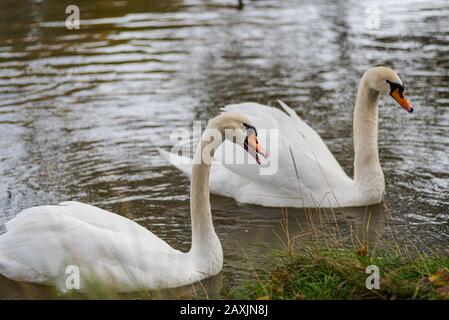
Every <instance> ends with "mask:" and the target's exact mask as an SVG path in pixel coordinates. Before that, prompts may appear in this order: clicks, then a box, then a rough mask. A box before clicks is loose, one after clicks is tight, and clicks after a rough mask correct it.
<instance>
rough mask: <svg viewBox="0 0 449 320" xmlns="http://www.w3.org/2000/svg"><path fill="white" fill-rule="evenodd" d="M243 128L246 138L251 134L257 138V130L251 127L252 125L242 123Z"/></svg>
mask: <svg viewBox="0 0 449 320" xmlns="http://www.w3.org/2000/svg"><path fill="white" fill-rule="evenodd" d="M243 126H244V127H245V130H246V135H247V136H249V135H250V134H251V133H254V134H255V135H256V137H257V130H256V128H255V127H253V126H252V125H250V124H247V123H243Z"/></svg>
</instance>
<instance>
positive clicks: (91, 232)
mask: <svg viewBox="0 0 449 320" xmlns="http://www.w3.org/2000/svg"><path fill="white" fill-rule="evenodd" d="M248 123H249V120H248V119H247V118H246V117H244V116H241V115H239V114H236V113H226V114H223V115H220V116H218V117H216V118H214V119H212V120H211V121H210V122H209V125H208V128H207V129H208V130H209V131H208V130H206V132H205V133H204V134H203V138H202V139H201V141H200V143H199V145H198V148H197V151H196V154H195V160H196V162H195V163H196V164H195V165H193V167H192V182H191V188H190V192H191V202H190V210H191V219H192V247H191V250H190V251H189V252H188V253H182V252H180V251H178V250H176V249H173V248H172V247H170V246H169V245H168V244H167V243H166V242H164V241H163V240H161V239H160V238H158V237H157V236H155V235H154V234H153V233H151V232H150V231H148V230H147V229H145V228H143V227H141V226H140V225H138V224H137V223H135V222H133V221H131V220H129V219H126V218H124V217H122V216H119V215H116V214H113V213H111V212H107V211H104V210H102V209H99V208H97V207H93V206H90V205H87V204H83V203H79V202H63V203H61V204H59V205H53V206H39V207H33V208H30V209H26V210H24V211H22V212H21V213H20V214H18V215H17V216H16V217H15V218H14V219H12V220H11V221H9V222H8V223H7V224H6V228H7V231H6V233H4V234H2V235H1V236H0V273H1V274H3V275H4V276H6V277H7V278H9V279H12V280H16V281H25V282H32V283H40V284H52V285H58V286H63V284H64V283H65V278H66V267H67V266H68V265H75V266H78V268H79V270H80V279H81V281H83V279H89V280H94V281H95V282H100V283H104V284H106V285H112V286H113V287H114V288H115V289H118V290H120V291H128V290H134V289H140V288H146V289H156V288H172V287H179V286H183V285H187V284H190V283H194V282H196V281H198V280H201V279H204V278H207V277H209V276H212V275H216V274H217V273H219V272H220V271H221V268H222V265H223V252H222V248H221V243H220V240H219V239H218V237H217V235H216V233H215V229H214V226H213V223H212V216H211V211H210V202H209V187H208V180H209V172H210V164H209V163H210V161H207V159H206V160H205V159H204V156H203V152H202V151H204V150H208V151H209V152H210V151H212V153H213V152H214V151H215V150H216V149H217V147H218V146H219V145H220V144H221V139H210V136H206V134H207V133H208V132H209V133H210V132H211V130H215V131H214V132H215V133H218V132H219V133H220V134H221V135H222V137H223V136H224V131H225V129H226V130H228V129H231V130H235V131H234V132H235V137H236V139H235V140H234V142H235V143H237V144H239V145H241V146H242V147H244V148H245V149H246V150H248V151H249V152H250V153H251V154H253V155H256V154H257V150H258V149H259V147H258V145H257V139H256V133H255V130H251V131H250V130H248V131H247V132H246V134H245V129H246V128H248ZM81 285H82V286H83V283H81Z"/></svg>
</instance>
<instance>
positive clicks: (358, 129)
mask: <svg viewBox="0 0 449 320" xmlns="http://www.w3.org/2000/svg"><path fill="white" fill-rule="evenodd" d="M378 103H379V93H378V92H377V91H375V90H373V89H370V88H369V87H368V85H367V81H366V79H365V78H362V80H361V82H360V86H359V90H358V92H357V99H356V103H355V110H354V153H355V157H354V181H355V183H356V184H357V185H359V186H363V185H373V184H378V183H379V184H380V186H383V183H384V178H383V173H382V168H381V166H380V162H379V150H378V146H377V123H378Z"/></svg>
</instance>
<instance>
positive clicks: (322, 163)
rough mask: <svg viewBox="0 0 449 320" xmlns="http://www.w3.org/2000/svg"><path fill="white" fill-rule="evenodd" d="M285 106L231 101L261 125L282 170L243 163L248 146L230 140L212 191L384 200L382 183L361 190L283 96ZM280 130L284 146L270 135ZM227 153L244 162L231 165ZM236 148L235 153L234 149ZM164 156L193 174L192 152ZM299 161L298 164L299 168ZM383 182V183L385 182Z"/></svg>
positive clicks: (281, 202) (319, 203)
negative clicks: (269, 170) (265, 171)
mask: <svg viewBox="0 0 449 320" xmlns="http://www.w3.org/2000/svg"><path fill="white" fill-rule="evenodd" d="M279 102H280V104H281V106H282V108H283V109H284V111H282V110H280V109H278V108H274V107H269V106H264V105H261V104H258V103H250V102H248V103H241V104H234V105H228V106H226V107H225V108H224V109H223V110H224V111H229V112H238V113H241V114H244V115H245V116H247V117H248V118H249V119H250V120H251V123H252V125H254V126H255V127H256V128H257V130H258V136H259V141H260V142H261V143H262V145H264V146H266V149H267V150H268V151H269V153H270V154H271V156H270V158H271V159H270V160H269V161H275V160H274V159H273V157H276V159H277V161H278V163H277V171H276V172H275V173H274V174H272V175H263V174H261V171H260V166H258V165H257V164H256V163H254V164H248V163H245V164H241V163H242V160H241V159H243V158H244V156H245V155H244V150H243V149H242V148H238V147H237V148H235V147H234V146H233V145H232V143H231V142H229V141H225V142H224V143H223V144H222V146H221V147H220V148H219V150H218V151H217V152H216V154H215V157H214V159H215V161H214V163H213V164H212V169H211V176H210V190H211V192H212V193H215V194H219V195H223V196H227V197H232V198H234V199H236V200H237V201H239V202H242V203H250V204H256V205H262V206H269V207H340V206H342V207H348V206H359V205H367V204H373V203H378V202H380V200H381V198H382V193H383V190H380V189H382V188H380V189H379V188H377V189H379V190H377V189H376V190H370V189H369V188H367V189H365V190H361V189H360V188H357V187H356V185H355V183H354V180H353V179H351V178H350V177H348V175H347V174H346V173H345V172H344V170H343V169H342V167H341V166H340V164H339V163H338V162H337V160H336V159H335V157H334V156H333V155H332V153H331V152H330V151H329V149H328V147H327V146H326V144H325V143H324V142H323V140H322V139H321V137H320V136H319V135H318V134H317V133H316V131H315V130H313V129H312V128H311V127H310V126H308V125H307V124H306V123H305V122H304V121H303V120H301V118H300V117H299V116H298V115H297V114H296V113H295V111H294V110H292V109H291V108H289V107H288V106H287V105H285V104H284V103H282V102H281V101H279ZM270 129H275V130H277V132H278V146H277V147H276V148H273V146H274V145H273V144H272V142H270V143H269V144H268V145H267V144H265V141H269V139H267V137H266V135H269V130H270ZM223 148H229V149H226V157H233V156H235V157H236V159H240V160H239V161H240V162H237V164H236V163H234V164H232V163H231V164H229V163H227V162H226V161H224V157H223V154H224V153H223V152H222V149H223ZM228 150H234V152H235V155H233V154H231V153H230V152H228ZM161 153H162V155H163V156H164V157H165V158H167V159H168V160H169V161H170V162H171V163H172V164H173V165H174V166H176V167H177V168H178V169H180V170H181V171H182V172H183V173H184V174H186V175H190V168H191V165H190V164H189V159H188V158H186V157H182V156H178V155H175V154H170V153H168V152H166V151H163V150H161ZM295 166H296V167H295ZM381 187H382V186H381Z"/></svg>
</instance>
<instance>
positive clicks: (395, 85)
mask: <svg viewBox="0 0 449 320" xmlns="http://www.w3.org/2000/svg"><path fill="white" fill-rule="evenodd" d="M385 81H387V83H388V84H389V85H390V94H391V93H392V92H393V91H395V90H396V89H399V93H400V95H401V96H402V93H403V92H404V90H405V88H404V86H403V85H402V84H399V83H396V82H392V81H390V80H385Z"/></svg>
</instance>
